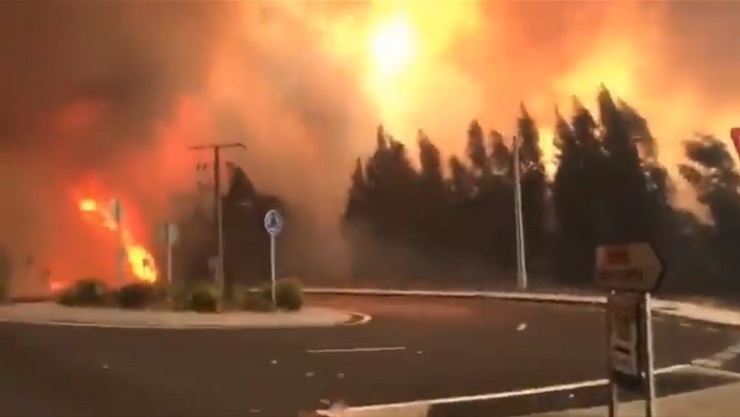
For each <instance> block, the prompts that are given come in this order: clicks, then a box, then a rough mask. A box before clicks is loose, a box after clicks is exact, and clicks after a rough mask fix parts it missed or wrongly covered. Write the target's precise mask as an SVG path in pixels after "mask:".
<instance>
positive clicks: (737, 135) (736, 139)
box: [730, 127, 740, 158]
mask: <svg viewBox="0 0 740 417" xmlns="http://www.w3.org/2000/svg"><path fill="white" fill-rule="evenodd" d="M730 138H732V144H733V145H735V152H737V156H738V158H740V127H733V128H732V129H730Z"/></svg>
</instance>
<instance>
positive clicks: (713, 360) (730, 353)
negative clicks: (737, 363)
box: [692, 343, 740, 368]
mask: <svg viewBox="0 0 740 417" xmlns="http://www.w3.org/2000/svg"><path fill="white" fill-rule="evenodd" d="M738 355H740V343H736V344H734V345H732V346H730V347H728V348H726V349H724V350H721V351H719V352H717V353H715V354H714V355H712V356H709V357H707V358H699V359H695V360H693V361H692V363H693V364H695V365H697V366H703V367H707V368H721V367H722V366H723V365H724V364H726V363H727V362H729V361H731V360H733V359H735V358H736V357H738Z"/></svg>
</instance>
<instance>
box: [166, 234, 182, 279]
mask: <svg viewBox="0 0 740 417" xmlns="http://www.w3.org/2000/svg"><path fill="white" fill-rule="evenodd" d="M163 235H164V242H165V245H166V249H167V284H169V285H172V282H173V279H174V268H173V266H172V248H173V247H174V246H175V243H176V242H177V240H178V239H179V231H178V229H177V225H176V224H174V223H171V222H167V223H165V224H164V230H163Z"/></svg>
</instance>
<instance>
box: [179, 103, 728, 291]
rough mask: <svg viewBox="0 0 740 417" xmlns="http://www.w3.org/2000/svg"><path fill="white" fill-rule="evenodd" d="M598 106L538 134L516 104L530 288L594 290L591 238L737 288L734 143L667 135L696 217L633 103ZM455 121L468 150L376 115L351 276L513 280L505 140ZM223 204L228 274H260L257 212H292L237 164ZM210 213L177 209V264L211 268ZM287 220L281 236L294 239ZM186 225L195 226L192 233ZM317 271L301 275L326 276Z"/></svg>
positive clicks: (357, 175)
mask: <svg viewBox="0 0 740 417" xmlns="http://www.w3.org/2000/svg"><path fill="white" fill-rule="evenodd" d="M596 113H597V114H592V113H591V112H590V111H589V110H587V109H586V108H585V107H584V106H583V105H582V104H580V102H578V101H577V100H575V99H574V105H573V109H572V111H571V112H570V113H569V114H567V115H566V114H561V113H558V114H557V124H556V129H555V130H556V131H555V135H554V136H555V137H554V138H540V137H539V136H538V129H537V124H536V121H535V120H533V118H532V117H531V116H530V115H529V113H528V112H527V110H526V108H525V107H524V106H522V108H521V113H520V117H519V119H518V123H517V126H518V129H517V130H518V131H517V132H516V134H517V135H518V137H519V138H521V154H520V164H521V167H520V169H521V173H522V199H523V213H524V225H525V237H526V252H527V260H528V267H529V271H530V276H531V279H530V282H531V285H532V287H534V288H536V287H545V286H550V285H557V286H566V287H569V288H572V289H592V288H593V280H594V269H595V265H594V252H595V247H596V246H597V245H598V244H600V243H604V242H614V243H619V242H625V243H626V242H636V241H652V242H654V243H655V244H656V246H657V248H658V250H659V252H660V253H661V254H662V257H663V258H664V260H665V262H666V264H667V266H668V269H667V275H666V281H665V287H664V288H665V289H666V291H669V292H673V293H691V294H696V293H699V294H707V295H718V294H721V295H724V296H728V295H731V294H733V293H734V292H737V290H740V279H738V273H740V257H738V256H735V255H734V254H735V251H737V248H738V247H739V245H738V244H740V193H738V187H739V186H740V174H738V171H737V167H736V166H735V163H734V161H733V158H732V157H731V155H730V152H731V151H730V150H728V149H727V147H726V146H725V144H724V143H723V142H722V141H721V140H720V139H718V138H716V137H712V136H705V135H697V136H695V137H694V138H691V139H688V140H685V141H683V142H682V141H681V139H680V138H677V139H676V140H675V142H676V143H677V144H678V143H681V144H682V146H683V149H684V154H685V162H683V163H682V164H681V165H680V166H679V170H678V172H679V173H680V176H681V179H682V180H684V181H685V182H687V183H688V185H689V187H690V188H691V189H693V191H694V192H695V194H696V195H697V197H698V203H699V205H700V206H702V207H703V208H704V209H706V212H707V213H708V218H706V219H700V218H698V217H697V215H696V214H695V213H694V212H692V211H689V210H685V209H680V208H677V206H676V204H675V197H676V191H675V184H674V180H677V179H676V178H671V177H670V176H669V174H668V172H667V170H666V168H665V167H664V166H662V165H661V163H660V162H659V160H660V159H659V152H658V151H659V150H658V149H657V146H656V141H655V138H654V137H653V136H652V134H651V132H650V128H649V126H648V122H647V121H646V120H645V119H644V118H643V117H642V116H641V115H640V114H639V112H638V111H637V110H635V108H633V107H632V106H630V105H629V104H627V103H624V102H622V101H620V100H617V99H615V98H614V97H613V96H612V95H611V94H610V93H609V92H608V91H607V90H606V89H603V90H602V91H601V92H600V93H599V95H598V110H597V112H596ZM461 133H463V134H464V137H465V139H464V142H463V143H462V144H461V145H463V146H461V148H462V149H463V150H464V152H462V153H461V154H460V155H452V156H450V157H445V156H443V155H442V153H441V152H440V150H439V149H438V148H437V146H436V145H435V144H434V139H433V138H430V137H429V136H427V135H426V133H424V132H423V131H419V132H418V137H417V145H418V146H416V147H415V149H413V150H411V149H408V148H407V147H406V146H404V144H403V142H401V141H399V140H396V139H395V138H394V137H393V136H392V135H390V134H389V133H388V132H386V131H385V130H384V129H383V127H378V129H377V131H376V133H375V138H374V141H375V149H374V151H373V152H372V153H371V154H370V155H367V156H366V157H360V158H358V159H357V161H356V164H355V166H354V170H353V171H352V172H351V178H350V185H349V189H348V191H347V198H346V204H345V207H344V210H343V214H342V218H341V219H340V227H341V231H342V234H343V236H344V239H345V241H346V243H347V245H348V246H349V248H350V254H351V265H352V270H351V271H350V272H349V275H350V277H348V278H347V282H351V285H360V286H370V287H378V286H380V285H393V286H395V287H404V286H405V287H414V286H419V285H422V286H431V287H435V288H453V287H456V288H470V287H478V288H482V287H485V288H496V287H501V288H503V287H506V286H510V285H513V283H514V282H515V280H514V279H513V277H514V273H515V265H516V244H515V217H514V210H513V207H514V200H513V199H514V177H513V172H514V167H513V161H514V159H513V155H512V149H511V138H510V137H506V136H505V135H504V134H502V133H501V132H499V131H496V130H486V129H484V127H482V126H481V125H480V124H479V123H478V122H477V121H473V122H471V123H470V125H469V126H468V128H467V131H466V132H465V131H463V132H461ZM461 136H462V135H461ZM551 140H552V141H554V146H555V148H556V150H557V152H556V153H557V155H556V156H557V158H556V161H555V167H554V170H553V171H552V172H551V174H552V175H548V174H547V172H546V168H545V163H544V161H543V156H542V151H541V145H542V144H543V141H551ZM412 152H413V153H414V154H412ZM223 204H224V225H225V241H226V260H225V262H226V266H225V270H226V277H227V281H229V282H230V283H231V285H234V283H235V282H239V283H242V284H243V283H247V284H250V283H253V284H256V283H264V282H265V279H267V278H268V277H269V267H270V266H269V255H268V251H269V242H268V239H269V238H268V236H267V234H266V233H265V232H264V229H263V224H262V221H263V216H264V214H265V213H266V212H267V210H269V209H272V208H278V209H280V210H281V211H282V212H283V214H284V216H285V217H286V220H287V222H291V212H290V208H289V207H285V205H284V204H283V203H282V202H281V201H280V199H279V198H277V197H275V196H270V195H266V194H263V193H261V192H259V191H258V190H257V189H256V188H255V186H254V184H252V182H251V181H250V180H249V178H248V176H247V175H246V174H245V172H244V171H242V170H241V169H240V168H238V167H234V168H233V170H232V175H231V181H230V187H229V190H228V193H227V194H226V195H225V197H224V199H223ZM209 216H210V214H209V210H206V209H203V210H201V209H196V210H194V211H193V212H192V213H190V214H189V215H188V216H186V217H184V218H183V219H181V224H182V229H183V231H182V234H183V239H182V240H181V241H182V242H183V243H182V244H181V245H179V246H178V247H177V253H178V256H177V257H176V258H177V259H179V261H178V262H179V263H178V264H177V265H176V267H177V269H178V270H179V271H180V273H178V274H177V275H178V276H183V277H184V278H186V279H200V278H202V277H204V276H207V275H208V274H209V272H208V270H207V267H206V266H207V263H208V262H207V259H208V257H209V256H211V254H213V253H215V252H214V249H213V248H214V245H215V240H214V239H213V234H212V233H210V232H207V231H212V230H213V228H212V221H213V220H212V218H209ZM291 228H293V225H291V227H286V229H285V232H284V233H285V236H283V235H281V241H289V240H290V239H291V237H290V233H291ZM195 236H199V237H200V238H190V237H195ZM204 236H210V237H206V238H203V237H204ZM296 265H297V266H296ZM296 265H294V266H293V267H292V269H291V270H290V271H285V270H283V271H281V275H283V276H286V273H287V274H290V275H295V276H301V278H303V277H304V276H305V275H304V272H305V271H302V270H301V268H300V265H298V264H296ZM188 277H189V278H188ZM314 281H315V280H314V279H313V278H312V279H306V280H305V282H306V283H307V285H311V284H321V282H320V281H315V282H314Z"/></svg>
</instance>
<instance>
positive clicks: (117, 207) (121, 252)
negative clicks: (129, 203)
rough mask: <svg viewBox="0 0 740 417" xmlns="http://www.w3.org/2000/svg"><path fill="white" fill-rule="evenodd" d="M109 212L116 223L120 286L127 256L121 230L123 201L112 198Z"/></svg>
mask: <svg viewBox="0 0 740 417" xmlns="http://www.w3.org/2000/svg"><path fill="white" fill-rule="evenodd" d="M108 212H109V213H110V216H111V217H112V218H113V223H114V224H115V225H116V239H117V241H116V285H118V286H119V287H120V286H122V285H123V263H124V260H125V258H126V249H125V248H124V247H123V234H122V233H123V232H122V231H121V223H122V220H123V209H122V207H121V201H120V200H119V199H117V198H112V199H111V200H110V202H109V207H108Z"/></svg>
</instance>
